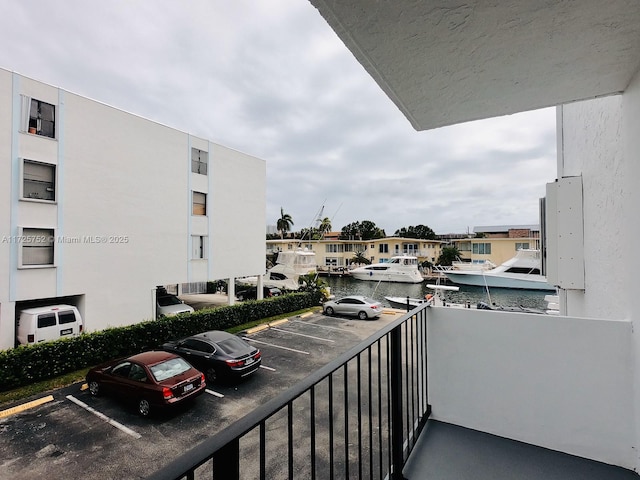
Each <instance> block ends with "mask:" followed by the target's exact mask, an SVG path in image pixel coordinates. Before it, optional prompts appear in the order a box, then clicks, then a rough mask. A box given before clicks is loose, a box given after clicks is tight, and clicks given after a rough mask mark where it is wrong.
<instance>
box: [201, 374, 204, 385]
mask: <svg viewBox="0 0 640 480" xmlns="http://www.w3.org/2000/svg"><path fill="white" fill-rule="evenodd" d="M204 384H205V381H204V373H201V374H200V385H204Z"/></svg>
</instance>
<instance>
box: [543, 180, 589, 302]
mask: <svg viewBox="0 0 640 480" xmlns="http://www.w3.org/2000/svg"><path fill="white" fill-rule="evenodd" d="M543 231H544V246H545V251H546V259H545V270H546V272H545V275H546V277H547V282H549V283H550V284H551V285H556V286H558V287H560V288H563V289H565V290H584V215H583V201H582V177H562V178H559V179H558V180H556V181H555V182H553V183H548V184H547V191H546V200H545V215H544V227H543Z"/></svg>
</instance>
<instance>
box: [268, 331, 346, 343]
mask: <svg viewBox="0 0 640 480" xmlns="http://www.w3.org/2000/svg"><path fill="white" fill-rule="evenodd" d="M271 330H275V331H276V332H284V333H289V334H291V335H299V336H300V337H307V338H313V339H314V340H322V341H323V342H331V343H335V341H334V340H329V339H327V338H320V337H314V336H312V335H305V334H304V333H298V332H291V331H289V330H282V329H281V328H271Z"/></svg>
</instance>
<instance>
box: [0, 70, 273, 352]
mask: <svg viewBox="0 0 640 480" xmlns="http://www.w3.org/2000/svg"><path fill="white" fill-rule="evenodd" d="M265 184H266V164H265V162H264V161H263V160H261V159H259V158H255V157H252V156H249V155H246V154H243V153H240V152H237V151H235V150H232V149H229V148H227V147H224V146H222V145H218V144H215V143H212V142H210V141H208V140H207V139H204V138H198V137H195V136H192V135H189V134H188V133H185V132H181V131H178V130H176V129H173V128H170V127H168V126H166V125H161V124H159V123H156V122H154V121H151V120H148V119H145V118H141V117H139V116H136V115H133V114H131V113H127V112H124V111H122V110H118V109H117V108H113V107H111V106H108V105H105V104H103V103H100V102H97V101H94V100H90V99H88V98H84V97H81V96H79V95H76V94H73V93H71V92H68V91H65V90H63V89H61V88H58V87H54V86H51V85H47V84H44V83H42V82H39V81H36V80H33V79H30V78H26V77H24V76H21V75H19V74H17V73H14V72H11V71H8V70H2V69H0V348H10V347H13V346H14V339H15V324H16V317H17V314H18V312H19V311H20V310H22V309H24V308H28V307H30V306H34V305H37V304H43V303H44V304H55V303H71V304H73V305H76V306H77V307H78V308H79V309H80V312H81V313H82V316H83V318H84V322H85V331H95V330H101V329H104V328H106V327H113V326H120V325H129V324H133V323H136V322H140V321H142V320H145V319H151V318H154V317H155V287H156V286H158V285H174V284H189V285H193V284H195V283H196V282H206V281H208V280H217V279H233V278H234V277H238V276H247V275H259V274H263V273H264V270H265V261H264V259H265V244H264V228H265V225H266V219H265V195H266V185H265ZM238 192H243V193H242V195H238ZM237 212H242V215H241V216H240V215H237ZM229 283H230V284H231V285H233V281H230V282H229ZM200 290H201V288H200Z"/></svg>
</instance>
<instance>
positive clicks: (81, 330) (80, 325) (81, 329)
mask: <svg viewBox="0 0 640 480" xmlns="http://www.w3.org/2000/svg"><path fill="white" fill-rule="evenodd" d="M79 331H80V333H82V324H80V330H79Z"/></svg>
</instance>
